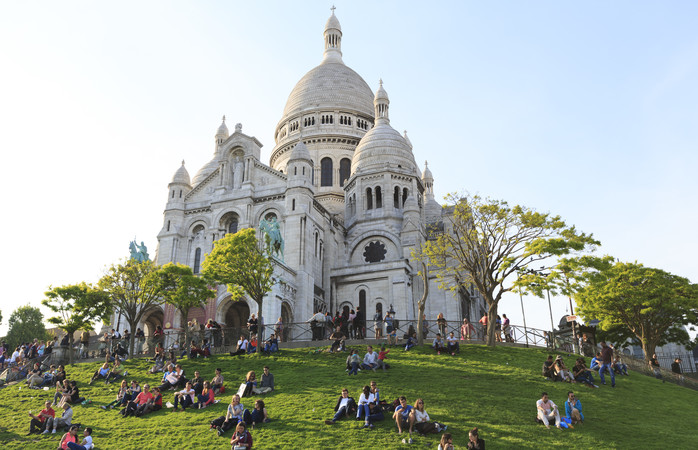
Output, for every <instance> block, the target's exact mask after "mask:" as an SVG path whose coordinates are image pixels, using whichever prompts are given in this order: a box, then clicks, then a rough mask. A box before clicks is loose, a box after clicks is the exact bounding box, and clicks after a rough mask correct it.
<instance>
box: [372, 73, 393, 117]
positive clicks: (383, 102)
mask: <svg viewBox="0 0 698 450" xmlns="http://www.w3.org/2000/svg"><path fill="white" fill-rule="evenodd" d="M378 83H379V85H380V86H379V87H378V90H377V91H376V96H375V98H374V99H373V105H374V106H375V108H376V111H375V112H376V122H381V121H382V122H385V123H389V122H390V117H389V116H388V106H389V105H390V99H389V98H388V93H387V92H386V91H385V89H384V88H383V79H380V80H379V81H378Z"/></svg>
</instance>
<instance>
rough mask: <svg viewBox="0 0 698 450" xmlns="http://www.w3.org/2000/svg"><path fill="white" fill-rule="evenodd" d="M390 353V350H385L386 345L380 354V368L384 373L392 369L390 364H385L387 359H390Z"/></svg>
mask: <svg viewBox="0 0 698 450" xmlns="http://www.w3.org/2000/svg"><path fill="white" fill-rule="evenodd" d="M388 353H390V349H387V350H386V348H385V345H384V346H382V347H381V351H379V352H378V366H379V367H380V368H381V369H383V372H385V369H388V368H390V366H389V365H388V364H386V362H385V358H387V357H388Z"/></svg>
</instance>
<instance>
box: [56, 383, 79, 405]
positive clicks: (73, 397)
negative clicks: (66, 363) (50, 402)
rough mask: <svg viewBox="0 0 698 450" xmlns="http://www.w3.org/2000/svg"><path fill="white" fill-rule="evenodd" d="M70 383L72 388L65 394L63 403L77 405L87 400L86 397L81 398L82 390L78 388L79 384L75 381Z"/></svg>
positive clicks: (62, 399)
mask: <svg viewBox="0 0 698 450" xmlns="http://www.w3.org/2000/svg"><path fill="white" fill-rule="evenodd" d="M69 383H70V388H69V389H68V392H64V393H63V398H61V403H70V404H72V405H76V404H78V403H80V402H82V401H83V400H85V397H80V389H79V388H78V383H77V381H75V380H71V381H69ZM59 406H60V405H59Z"/></svg>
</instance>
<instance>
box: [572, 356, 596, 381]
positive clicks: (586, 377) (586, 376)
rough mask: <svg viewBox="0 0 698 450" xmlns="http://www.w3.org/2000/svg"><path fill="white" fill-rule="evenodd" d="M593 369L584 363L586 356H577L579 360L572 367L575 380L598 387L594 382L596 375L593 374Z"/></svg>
mask: <svg viewBox="0 0 698 450" xmlns="http://www.w3.org/2000/svg"><path fill="white" fill-rule="evenodd" d="M591 372H592V370H591V369H589V368H587V366H586V364H584V358H577V362H576V363H575V365H574V367H572V374H573V375H574V379H575V381H578V382H580V383H585V384H587V385H589V386H590V387H598V386H597V385H595V384H594V377H593V376H592V375H591Z"/></svg>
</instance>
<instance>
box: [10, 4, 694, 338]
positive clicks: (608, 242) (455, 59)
mask: <svg viewBox="0 0 698 450" xmlns="http://www.w3.org/2000/svg"><path fill="white" fill-rule="evenodd" d="M335 4H336V6H337V10H336V15H337V17H338V19H339V21H340V23H341V25H342V31H343V39H342V50H343V53H344V62H345V63H346V64H347V65H348V66H349V67H351V68H353V69H354V70H355V71H356V72H358V73H359V74H360V75H361V76H362V77H363V78H364V79H365V80H366V81H367V83H368V84H369V85H370V86H371V88H372V89H374V90H375V89H377V87H378V80H379V78H382V79H383V81H384V86H385V89H386V90H387V92H388V94H389V95H390V100H391V105H390V106H391V109H390V114H391V125H392V126H393V127H394V128H396V129H398V130H400V131H402V130H405V129H406V130H407V132H408V135H409V138H410V140H411V142H412V144H413V145H414V154H415V158H416V160H417V161H418V163H419V165H420V167H422V168H423V163H424V160H428V161H429V168H430V169H431V171H432V172H433V174H434V178H435V190H436V193H437V197H442V196H443V195H445V194H446V193H448V192H456V191H458V192H462V191H466V190H467V191H469V192H471V193H478V194H481V195H484V196H491V197H494V198H500V199H505V200H507V201H509V202H510V203H519V204H523V205H526V206H529V207H532V208H535V209H537V210H539V211H546V212H548V211H549V212H551V213H553V214H559V215H561V216H562V218H563V219H565V220H566V221H567V222H568V223H570V224H574V225H576V226H577V228H578V229H579V230H582V231H584V232H587V233H593V234H594V236H595V237H596V238H598V239H599V240H600V241H601V242H602V244H603V245H602V247H601V248H600V249H599V250H598V252H599V253H601V254H610V255H613V256H615V257H617V258H619V259H621V260H625V261H638V262H641V263H643V264H645V265H648V266H654V267H658V268H661V269H664V270H667V271H670V272H672V273H675V274H678V275H682V276H685V277H687V278H689V279H690V280H691V281H693V282H698V261H697V255H698V241H697V240H696V238H695V236H694V235H693V234H691V233H692V232H691V231H690V230H692V229H694V227H695V224H696V222H698V220H697V219H698V214H697V213H696V208H695V206H696V200H695V199H696V192H698V181H697V179H698V177H696V175H695V171H696V168H698V152H697V150H698V32H697V31H696V30H697V28H696V21H695V18H696V17H698V3H696V2H691V1H683V2H680V1H669V2H642V1H615V2H603V1H589V2H552V1H529V2H519V1H513V0H510V1H506V0H502V1H499V2H472V1H454V2H418V1H397V0H393V1H384V2H376V1H364V0H360V1H356V0H355V1H351V2H349V1H336V2H335ZM330 6H332V2H324V1H315V2H302V3H301V2H283V1H266V2H249V1H247V2H243V1H239V2H238V1H236V2H234V1H199V2H186V1H164V0H163V1H149V2H136V1H122V2H90V1H71V2H50V1H35V2H12V1H7V0H5V1H0V151H1V154H2V161H3V165H2V167H3V170H2V175H3V177H4V179H5V186H6V187H5V194H4V200H3V202H2V203H3V207H4V208H3V209H4V213H3V220H2V221H0V230H1V231H2V235H3V236H5V238H6V239H7V241H6V244H5V245H4V248H5V251H4V254H5V257H4V258H2V262H1V263H0V273H1V274H2V279H1V282H0V310H1V311H2V315H3V321H2V325H0V335H3V334H5V333H6V331H7V321H8V319H9V316H10V314H11V313H12V311H13V310H14V309H16V308H17V307H19V306H21V305H25V304H31V305H35V306H38V305H39V303H40V301H41V299H42V298H43V293H44V291H45V290H46V289H47V288H48V286H49V285H54V286H59V285H63V284H69V283H76V282H79V281H87V282H96V281H97V280H98V279H99V277H100V276H101V275H102V273H103V270H104V268H105V266H108V265H110V264H112V263H115V262H118V261H119V260H120V259H123V258H125V257H127V256H128V243H129V241H130V240H132V239H133V238H134V237H136V238H137V239H138V241H141V240H142V241H144V242H145V243H146V245H147V246H148V248H149V251H150V253H151V255H153V254H154V253H155V248H156V244H157V237H156V236H157V234H158V232H159V231H160V229H161V228H162V225H163V224H162V212H163V209H164V207H165V203H166V200H167V198H166V196H167V184H168V183H169V181H170V180H171V178H172V175H173V174H174V172H175V171H176V170H177V168H178V167H179V166H180V163H181V161H182V160H185V161H186V167H187V169H188V171H189V173H190V175H191V176H192V177H193V176H194V174H195V173H196V172H197V171H198V170H199V168H200V167H201V166H202V165H204V164H205V163H206V162H207V161H208V160H209V159H210V158H211V156H212V155H213V150H214V138H213V137H214V134H215V131H216V129H217V128H218V126H219V124H220V119H221V116H222V115H224V114H225V115H226V116H227V118H228V120H227V123H228V127H229V129H231V130H232V129H233V128H234V125H235V123H238V122H240V123H242V125H243V132H244V133H246V134H249V135H251V136H255V137H257V138H258V139H259V140H260V141H261V142H262V143H263V144H264V147H263V149H262V160H263V161H264V162H265V163H268V160H269V155H270V152H271V149H272V148H273V146H274V141H273V131H274V127H275V126H276V124H277V122H278V121H279V119H280V118H281V113H282V110H283V107H284V104H285V102H286V99H287V96H288V94H289V93H290V92H291V89H292V88H293V86H294V85H295V84H296V82H297V81H298V80H300V78H301V77H302V76H303V75H304V74H305V73H306V72H307V71H308V70H310V69H312V68H313V67H315V66H316V65H317V64H319V63H320V61H321V58H322V50H323V40H322V31H323V28H324V24H325V21H326V20H327V18H328V17H329V15H330V10H329V8H330ZM524 300H525V308H526V319H527V322H528V325H529V326H532V327H537V328H546V329H547V328H550V318H549V314H548V308H547V301H544V300H541V299H536V298H533V297H529V298H525V299H524ZM566 307H567V301H566V299H562V298H560V299H553V316H554V319H555V323H556V325H557V321H558V320H559V318H560V317H561V316H562V315H563V314H565V309H566ZM500 312H503V313H507V315H508V316H509V317H510V318H511V320H512V323H515V324H520V323H521V307H520V305H519V298H518V296H510V297H507V298H506V299H504V300H503V301H502V303H501V305H500Z"/></svg>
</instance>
